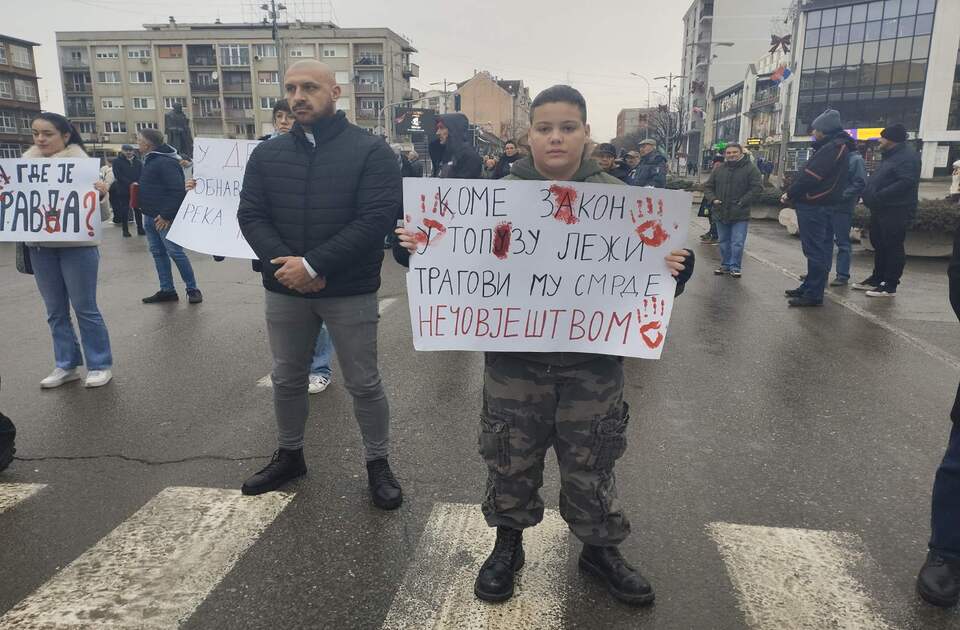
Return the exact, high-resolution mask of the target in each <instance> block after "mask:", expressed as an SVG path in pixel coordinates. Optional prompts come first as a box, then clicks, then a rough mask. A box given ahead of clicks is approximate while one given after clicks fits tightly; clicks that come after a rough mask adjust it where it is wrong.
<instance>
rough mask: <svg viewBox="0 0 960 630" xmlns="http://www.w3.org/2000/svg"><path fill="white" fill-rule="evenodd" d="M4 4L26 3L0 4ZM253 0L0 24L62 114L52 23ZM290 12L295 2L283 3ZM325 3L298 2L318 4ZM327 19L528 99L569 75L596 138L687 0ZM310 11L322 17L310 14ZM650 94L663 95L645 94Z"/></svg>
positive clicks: (20, 18)
mask: <svg viewBox="0 0 960 630" xmlns="http://www.w3.org/2000/svg"><path fill="white" fill-rule="evenodd" d="M2 3H3V4H6V5H9V6H17V5H19V6H26V4H27V3H23V4H21V3H16V2H14V0H2ZM259 4H260V2H244V1H241V0H125V1H122V0H35V1H34V2H33V3H30V6H31V10H30V11H29V12H28V11H27V10H16V9H15V10H13V11H10V10H9V9H8V10H7V11H5V12H4V13H5V17H4V20H3V25H2V26H0V31H2V32H3V33H4V34H6V35H11V36H14V37H20V38H23V39H28V40H32V41H35V42H38V43H40V44H42V46H41V47H40V48H39V49H38V50H37V62H38V66H39V72H38V73H39V74H40V75H41V77H42V79H41V83H40V95H41V98H42V100H43V105H44V107H46V108H49V109H52V110H58V111H62V110H63V101H62V94H61V90H60V81H59V79H58V78H57V76H58V65H57V59H56V51H55V37H54V33H55V32H56V31H69V30H128V29H139V28H140V27H141V25H142V24H145V23H148V22H166V21H167V16H170V15H173V16H174V17H175V18H176V19H177V21H178V22H201V21H202V22H207V21H213V19H215V18H216V17H218V16H219V17H220V19H221V20H222V21H224V22H239V21H241V18H242V17H243V16H244V14H246V16H247V17H249V16H250V15H252V14H253V12H252V8H251V7H254V6H257V5H259ZM286 4H287V6H288V7H291V8H294V7H295V6H296V5H298V0H290V1H287V2H286ZM322 4H323V3H322V2H319V1H314V2H310V1H309V0H308V1H306V2H302V1H301V2H299V5H300V6H303V5H306V6H312V7H313V8H315V9H319V8H320V7H321V6H322ZM332 4H333V9H334V16H333V17H334V20H333V21H334V22H336V23H337V24H338V25H339V26H343V27H389V28H391V29H393V30H394V31H396V32H398V33H400V34H402V35H405V36H407V37H408V38H410V39H411V41H412V42H413V45H414V46H415V47H416V48H417V49H418V50H419V51H420V53H419V54H417V55H415V56H414V61H415V62H416V63H418V64H419V65H420V78H419V79H413V83H412V84H413V86H414V87H417V88H420V89H429V86H428V84H429V83H431V82H433V81H442V80H443V79H444V78H446V79H448V80H450V81H462V80H464V79H466V78H469V77H470V76H472V75H473V71H474V69H477V70H489V71H490V72H491V73H493V74H495V75H497V76H499V77H502V78H505V79H523V80H524V82H525V83H526V84H527V85H529V86H530V88H531V93H532V94H531V96H532V95H533V94H536V92H537V91H539V90H541V89H543V88H545V87H548V86H550V85H553V84H555V83H570V84H571V85H573V86H574V87H576V88H578V89H580V90H581V91H582V92H583V94H584V96H585V97H586V99H587V106H588V113H589V122H590V123H591V126H592V128H593V136H594V138H596V139H598V140H601V141H605V140H608V139H609V138H610V137H611V136H613V134H614V133H615V131H616V117H617V112H618V111H619V110H620V109H621V108H623V107H642V106H644V105H645V104H646V98H647V88H646V84H645V83H644V82H643V80H641V79H638V78H636V77H632V76H630V72H636V73H638V74H643V75H646V76H647V78H648V79H650V83H651V87H652V89H653V90H655V91H665V89H664V87H663V82H662V81H654V80H653V77H654V76H660V75H662V74H667V73H668V72H671V71H673V72H678V71H679V69H680V48H681V39H682V22H681V18H682V16H683V13H684V11H685V10H686V9H687V8H688V5H689V2H688V1H687V0H681V1H680V2H659V1H655V0H640V1H638V0H634V1H633V2H611V1H610V0H600V1H595V2H580V1H578V2H573V1H572V0H554V1H549V0H485V1H484V2H464V1H462V0H407V1H405V2H397V1H396V0H363V1H362V2H357V1H355V0H354V1H351V2H347V1H346V0H334V2H333V3H332ZM318 17H319V16H318ZM651 100H652V101H653V102H656V101H665V99H664V98H663V97H659V96H657V95H655V94H654V95H651Z"/></svg>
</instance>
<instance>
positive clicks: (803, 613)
mask: <svg viewBox="0 0 960 630" xmlns="http://www.w3.org/2000/svg"><path fill="white" fill-rule="evenodd" d="M707 531H708V532H709V533H710V536H711V537H712V538H713V540H714V541H715V542H716V543H717V545H718V546H719V548H720V554H721V555H722V556H723V560H724V562H725V564H726V566H727V572H728V573H729V574H730V580H731V581H732V582H733V585H734V587H735V588H736V591H737V594H738V596H739V601H740V608H741V609H742V610H743V612H744V614H745V615H746V619H747V625H748V626H749V627H750V628H755V629H757V630H761V629H763V630H766V629H768V628H777V629H778V630H807V629H813V628H843V629H844V630H891V629H892V626H891V625H890V624H888V623H887V622H886V621H885V620H884V619H883V618H882V617H881V616H880V614H879V613H878V612H877V611H876V609H875V607H874V606H873V605H872V603H871V600H870V599H869V598H868V596H867V595H866V592H865V590H864V588H863V586H862V585H861V584H860V582H858V580H857V579H856V578H855V577H854V576H853V574H854V571H855V570H856V569H857V568H859V567H862V566H864V565H865V564H867V563H866V562H865V561H866V560H867V556H866V553H865V552H864V551H862V549H863V544H862V542H861V541H860V539H859V538H858V537H857V536H854V535H852V534H845V533H841V532H830V531H817V530H810V529H786V528H777V527H757V526H750V525H736V524H733V523H711V524H709V525H708V526H707Z"/></svg>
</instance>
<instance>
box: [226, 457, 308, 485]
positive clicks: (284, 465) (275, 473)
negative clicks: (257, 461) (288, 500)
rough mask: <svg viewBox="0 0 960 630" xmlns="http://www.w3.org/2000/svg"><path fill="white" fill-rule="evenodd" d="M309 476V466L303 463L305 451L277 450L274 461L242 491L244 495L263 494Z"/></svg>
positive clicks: (248, 481) (251, 478)
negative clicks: (298, 478) (306, 475)
mask: <svg viewBox="0 0 960 630" xmlns="http://www.w3.org/2000/svg"><path fill="white" fill-rule="evenodd" d="M305 474H307V465H306V463H305V462H304V461H303V449H302V448H298V449H297V450H295V451H293V450H288V449H285V448H281V449H277V451H276V452H275V453H274V454H273V459H271V460H270V463H269V464H267V465H266V467H265V468H264V469H263V470H261V471H260V472H258V473H257V474H255V475H254V476H252V477H250V478H249V479H247V480H246V481H244V482H243V487H242V488H240V491H241V492H243V493H244V494H249V495H252V494H263V493H264V492H270V491H271V490H276V489H277V488H279V487H280V486H282V485H283V484H285V483H287V482H288V481H292V480H294V479H296V478H297V477H302V476H303V475H305Z"/></svg>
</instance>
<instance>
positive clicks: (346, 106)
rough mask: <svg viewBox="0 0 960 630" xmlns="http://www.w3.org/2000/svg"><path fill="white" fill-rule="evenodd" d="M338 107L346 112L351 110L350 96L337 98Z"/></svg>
mask: <svg viewBox="0 0 960 630" xmlns="http://www.w3.org/2000/svg"><path fill="white" fill-rule="evenodd" d="M337 109H342V110H343V111H345V112H348V111H350V97H349V96H341V97H340V98H338V99H337Z"/></svg>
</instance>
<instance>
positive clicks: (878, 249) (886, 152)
mask: <svg viewBox="0 0 960 630" xmlns="http://www.w3.org/2000/svg"><path fill="white" fill-rule="evenodd" d="M880 152H881V153H882V154H883V159H881V160H880V165H879V166H877V169H876V170H875V171H874V172H873V175H871V176H870V179H868V180H867V187H866V188H865V189H864V190H863V203H864V205H865V206H867V208H869V209H870V243H871V244H872V245H873V251H874V254H873V273H871V274H870V277H868V278H866V279H865V280H863V281H862V282H858V283H857V284H855V285H853V288H854V289H857V290H860V291H866V292H867V296H869V297H894V296H895V295H896V294H897V285H899V284H900V277H901V276H902V275H903V267H904V265H905V264H906V262H907V256H906V252H905V251H904V249H903V242H904V241H905V240H906V238H907V228H908V227H909V226H910V223H911V222H912V221H913V217H914V214H915V213H916V211H917V200H918V197H919V190H920V156H919V155H917V153H916V151H914V150H913V149H911V148H910V147H909V146H908V145H907V130H906V128H905V127H904V126H903V125H901V124H899V123H897V124H894V125H890V126H889V127H887V128H886V129H884V130H883V131H882V132H880Z"/></svg>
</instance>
